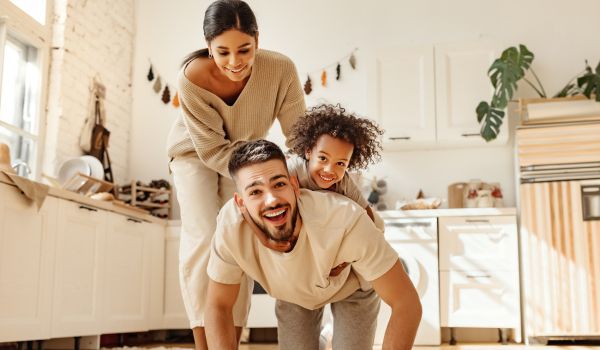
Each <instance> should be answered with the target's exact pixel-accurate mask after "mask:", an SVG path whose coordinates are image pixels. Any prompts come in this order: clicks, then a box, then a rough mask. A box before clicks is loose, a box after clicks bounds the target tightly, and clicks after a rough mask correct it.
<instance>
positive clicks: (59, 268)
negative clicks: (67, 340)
mask: <svg viewBox="0 0 600 350" xmlns="http://www.w3.org/2000/svg"><path fill="white" fill-rule="evenodd" d="M106 220H107V213H106V212H105V211H102V210H98V209H95V208H92V207H88V206H86V205H81V204H79V203H75V202H70V201H67V200H59V201H58V231H57V240H56V264H55V275H54V297H53V311H52V331H51V333H52V337H53V338H60V337H72V336H82V335H93V334H99V331H100V329H101V322H102V311H103V310H102V300H103V299H102V291H103V288H102V285H103V277H104V269H103V267H104V257H105V238H106Z"/></svg>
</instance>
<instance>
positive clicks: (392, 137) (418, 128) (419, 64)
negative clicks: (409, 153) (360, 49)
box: [368, 45, 436, 148]
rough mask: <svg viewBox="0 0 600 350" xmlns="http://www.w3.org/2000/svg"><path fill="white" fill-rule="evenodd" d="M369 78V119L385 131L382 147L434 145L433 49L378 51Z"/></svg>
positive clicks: (425, 47)
mask: <svg viewBox="0 0 600 350" xmlns="http://www.w3.org/2000/svg"><path fill="white" fill-rule="evenodd" d="M368 76H369V91H368V102H369V117H370V118H373V119H375V120H377V121H378V122H379V123H380V125H381V126H382V127H383V128H384V129H385V135H384V147H386V146H388V147H391V148H394V147H395V146H398V147H402V146H411V145H414V144H417V143H430V144H433V143H435V139H436V134H435V100H434V96H435V94H434V93H435V92H434V70H433V47H432V46H429V45H427V46H421V47H413V48H403V47H395V48H385V49H379V50H377V51H375V53H374V54H373V57H372V58H371V63H370V64H369V74H368Z"/></svg>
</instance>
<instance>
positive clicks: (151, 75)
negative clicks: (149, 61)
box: [146, 65, 154, 81]
mask: <svg viewBox="0 0 600 350" xmlns="http://www.w3.org/2000/svg"><path fill="white" fill-rule="evenodd" d="M146 77H147V78H148V81H152V80H154V72H153V71H152V65H150V69H149V70H148V75H147V76H146Z"/></svg>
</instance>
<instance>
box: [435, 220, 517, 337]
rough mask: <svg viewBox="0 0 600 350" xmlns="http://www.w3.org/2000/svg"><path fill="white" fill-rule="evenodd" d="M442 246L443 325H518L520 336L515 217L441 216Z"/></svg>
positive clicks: (496, 326) (501, 327) (515, 331)
mask: <svg viewBox="0 0 600 350" xmlns="http://www.w3.org/2000/svg"><path fill="white" fill-rule="evenodd" d="M439 247H440V248H439V249H440V305H441V307H440V316H441V317H440V320H441V325H442V327H473V328H500V329H504V328H507V329H514V335H515V340H516V341H517V342H519V341H520V333H521V332H520V329H521V313H520V300H519V260H518V259H519V258H518V233H517V222H516V217H515V216H508V215H505V216H473V217H440V218H439ZM505 336H506V334H505V332H504V333H503V340H504V337H505Z"/></svg>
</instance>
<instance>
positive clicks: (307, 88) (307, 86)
mask: <svg viewBox="0 0 600 350" xmlns="http://www.w3.org/2000/svg"><path fill="white" fill-rule="evenodd" d="M356 51H358V48H355V49H354V50H352V51H351V52H350V53H348V54H347V55H345V56H343V57H342V58H340V59H339V60H337V61H335V62H333V63H330V64H328V65H325V66H323V67H322V68H320V69H318V70H313V71H311V72H308V74H307V76H306V82H305V83H304V93H305V94H307V95H310V93H311V92H312V80H311V79H310V76H311V75H314V74H317V73H318V72H321V86H323V87H327V69H328V68H331V67H334V66H335V80H336V81H339V80H340V79H341V78H342V65H341V63H340V62H343V61H345V60H346V59H347V60H348V63H349V64H350V67H351V68H352V70H356V56H355V55H354V53H355V52H356Z"/></svg>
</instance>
